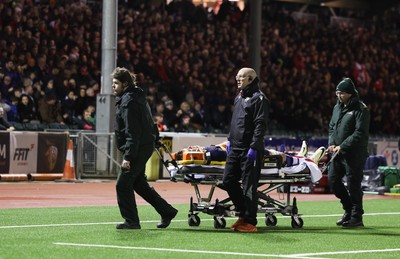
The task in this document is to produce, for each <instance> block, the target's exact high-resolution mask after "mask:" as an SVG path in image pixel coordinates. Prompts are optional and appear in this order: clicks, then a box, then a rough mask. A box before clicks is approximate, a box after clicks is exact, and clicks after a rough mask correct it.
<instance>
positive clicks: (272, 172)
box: [159, 144, 322, 229]
mask: <svg viewBox="0 0 400 259" xmlns="http://www.w3.org/2000/svg"><path fill="white" fill-rule="evenodd" d="M160 146H161V147H162V144H161V145H160ZM164 148H165V146H164ZM166 151H167V152H166V153H168V154H169V158H170V159H169V160H165V159H163V157H162V156H160V157H161V160H162V162H163V164H164V166H165V167H166V168H167V170H168V172H169V173H170V175H171V180H172V181H176V182H185V183H188V184H191V185H192V186H193V187H194V191H195V194H196V199H195V200H194V199H193V197H191V198H190V206H189V213H188V224H189V226H199V225H200V222H201V220H200V217H199V215H198V214H199V213H206V214H208V215H212V216H213V219H214V228H217V229H221V228H225V227H226V220H225V218H226V217H237V216H238V213H237V212H236V211H235V207H234V205H233V204H232V202H231V200H230V198H225V199H222V200H219V199H215V201H213V195H214V191H215V189H216V188H220V189H223V190H224V186H223V184H222V177H223V173H224V167H225V166H224V162H223V161H215V162H210V160H209V159H208V158H207V155H206V153H207V151H205V152H203V153H204V156H201V155H200V154H199V152H198V150H196V154H195V155H194V156H192V157H189V156H181V157H177V156H176V154H175V153H174V154H171V153H170V152H169V151H168V150H166ZM186 151H188V150H186ZM190 152H191V150H190V148H189V151H188V153H190ZM159 154H160V153H159ZM186 155H187V154H186ZM177 158H178V159H182V160H176V159H177ZM183 158H185V159H183ZM191 158H196V159H191ZM191 160H193V161H192V162H190V161H191ZM220 160H221V159H220ZM321 177H322V173H321V171H320V169H319V167H318V165H316V164H315V163H314V162H312V161H310V160H307V159H306V158H298V159H297V163H296V164H295V165H294V166H291V167H285V166H284V164H283V158H282V156H281V155H266V156H264V160H263V164H262V169H261V177H260V180H259V183H258V190H257V194H258V213H263V214H264V215H265V224H266V225H267V226H271V227H272V226H276V225H277V217H276V216H275V214H277V213H280V214H282V215H284V216H290V217H291V226H292V228H302V227H303V219H302V218H301V214H299V213H298V208H297V201H296V197H294V198H293V200H291V195H290V194H291V193H290V185H291V184H299V183H314V184H317V183H318V180H319V179H320V178H321ZM200 185H206V186H209V188H208V193H207V194H206V195H202V193H201V192H200V188H199V186H200ZM203 191H204V190H203ZM273 191H278V193H279V197H280V198H279V199H275V198H273V197H272V196H271V195H270V194H271V192H273ZM227 196H228V195H227ZM285 196H286V199H285Z"/></svg>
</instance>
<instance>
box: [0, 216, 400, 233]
mask: <svg viewBox="0 0 400 259" xmlns="http://www.w3.org/2000/svg"><path fill="white" fill-rule="evenodd" d="M342 215H343V214H326V215H302V216H301V217H302V218H325V217H340V216H342ZM382 215H400V212H377V213H365V214H364V216H382ZM258 218H264V217H258ZM277 218H278V219H290V217H288V216H277ZM226 219H227V220H228V219H229V220H234V219H236V218H226ZM213 220H214V219H212V218H209V219H201V221H213ZM157 222H160V220H159V219H158V220H143V221H140V223H157ZM174 222H187V219H174ZM118 223H121V222H85V223H65V224H44V225H20V226H0V229H13V228H42V227H43V228H44V227H70V226H91V225H112V224H118Z"/></svg>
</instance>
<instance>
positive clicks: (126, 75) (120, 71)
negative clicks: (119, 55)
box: [111, 67, 136, 87]
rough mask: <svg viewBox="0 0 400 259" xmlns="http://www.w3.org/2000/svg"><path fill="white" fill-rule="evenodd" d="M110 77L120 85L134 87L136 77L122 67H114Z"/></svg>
mask: <svg viewBox="0 0 400 259" xmlns="http://www.w3.org/2000/svg"><path fill="white" fill-rule="evenodd" d="M111 76H112V77H113V78H115V79H117V80H119V81H121V82H122V83H127V84H128V87H136V75H135V74H133V73H131V72H129V70H128V69H126V68H124V67H116V68H115V69H114V71H113V72H112V74H111Z"/></svg>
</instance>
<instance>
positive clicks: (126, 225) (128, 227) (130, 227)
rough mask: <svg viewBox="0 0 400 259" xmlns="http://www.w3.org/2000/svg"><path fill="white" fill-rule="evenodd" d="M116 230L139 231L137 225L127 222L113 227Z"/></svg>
mask: <svg viewBox="0 0 400 259" xmlns="http://www.w3.org/2000/svg"><path fill="white" fill-rule="evenodd" d="M115 228H116V229H141V227H140V225H139V224H131V223H128V222H126V221H125V222H124V223H120V224H117V225H116V226H115Z"/></svg>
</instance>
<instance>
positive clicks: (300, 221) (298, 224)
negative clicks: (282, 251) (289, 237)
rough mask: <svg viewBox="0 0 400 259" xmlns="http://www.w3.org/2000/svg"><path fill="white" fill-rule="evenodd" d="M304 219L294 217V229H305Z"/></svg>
mask: <svg viewBox="0 0 400 259" xmlns="http://www.w3.org/2000/svg"><path fill="white" fill-rule="evenodd" d="M303 223H304V222H303V219H302V218H300V217H298V216H297V217H294V216H292V228H302V227H303Z"/></svg>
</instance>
